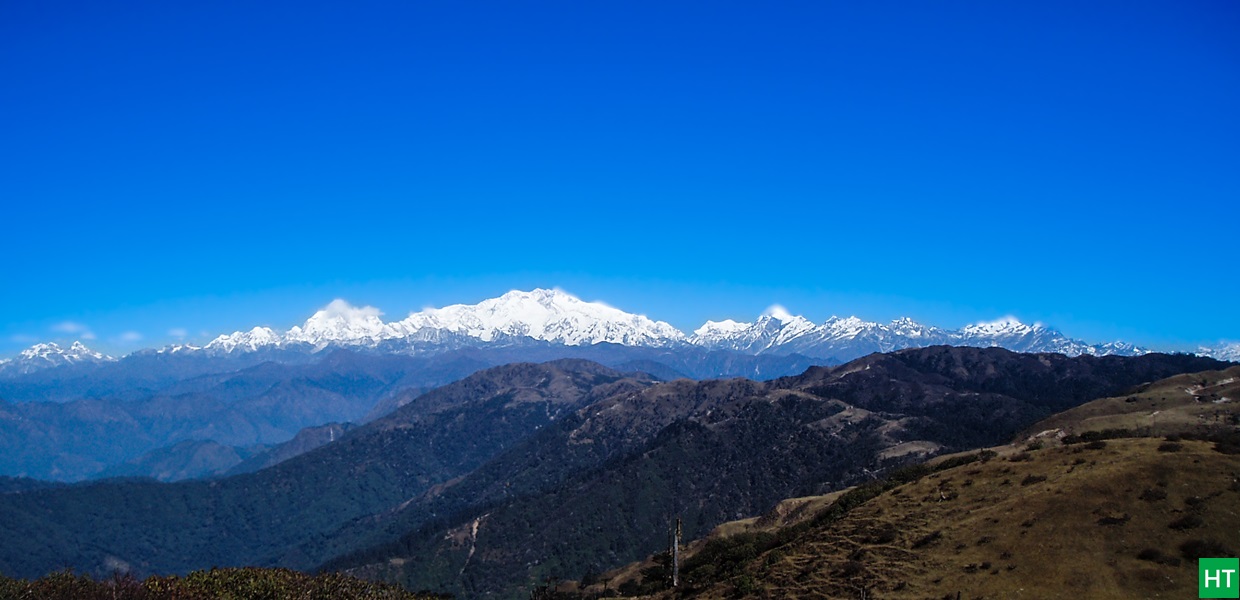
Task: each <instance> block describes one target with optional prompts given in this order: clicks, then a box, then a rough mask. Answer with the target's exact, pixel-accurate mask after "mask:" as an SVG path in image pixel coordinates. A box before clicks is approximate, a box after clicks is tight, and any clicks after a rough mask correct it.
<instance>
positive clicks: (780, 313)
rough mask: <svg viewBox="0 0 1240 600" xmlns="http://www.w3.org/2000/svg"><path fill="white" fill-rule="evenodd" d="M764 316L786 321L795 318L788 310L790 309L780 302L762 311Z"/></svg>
mask: <svg viewBox="0 0 1240 600" xmlns="http://www.w3.org/2000/svg"><path fill="white" fill-rule="evenodd" d="M762 316H764V317H772V318H774V319H776V320H779V321H783V322H785V323H786V322H788V321H791V320H792V319H793V318H794V317H793V316H792V313H790V312H788V309H786V308H784V307H783V305H780V304H772V305H770V306H768V307H767V309H766V310H764V311H762Z"/></svg>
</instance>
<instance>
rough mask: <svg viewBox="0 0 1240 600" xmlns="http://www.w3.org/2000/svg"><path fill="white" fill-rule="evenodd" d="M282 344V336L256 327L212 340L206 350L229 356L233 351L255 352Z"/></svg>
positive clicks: (267, 328) (204, 347)
mask: <svg viewBox="0 0 1240 600" xmlns="http://www.w3.org/2000/svg"><path fill="white" fill-rule="evenodd" d="M281 342H282V339H281V337H280V334H278V333H276V332H275V331H273V330H272V329H271V328H269V327H255V328H253V329H251V330H249V331H237V332H234V333H232V334H229V335H221V336H219V337H217V338H215V339H214V340H211V342H210V343H208V344H207V345H206V346H203V349H204V350H207V351H209V352H213V353H224V354H227V353H229V352H233V351H242V352H254V351H255V350H258V349H259V348H263V347H267V346H278V345H280V343H281Z"/></svg>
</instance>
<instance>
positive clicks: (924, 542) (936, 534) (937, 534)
mask: <svg viewBox="0 0 1240 600" xmlns="http://www.w3.org/2000/svg"><path fill="white" fill-rule="evenodd" d="M942 537H943V532H942V531H940V530H935V531H932V532H930V533H928V534H926V535H923V536H921V537H919V538H917V540H916V541H914V542H913V547H914V548H924V547H926V546H929V545H930V544H933V543H935V542H937V541H939V538H942Z"/></svg>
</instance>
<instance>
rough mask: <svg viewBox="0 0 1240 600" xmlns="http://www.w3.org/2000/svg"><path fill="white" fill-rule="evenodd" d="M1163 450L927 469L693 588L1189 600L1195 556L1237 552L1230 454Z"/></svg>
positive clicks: (1093, 451) (1143, 444) (1067, 449)
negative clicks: (742, 570)
mask: <svg viewBox="0 0 1240 600" xmlns="http://www.w3.org/2000/svg"><path fill="white" fill-rule="evenodd" d="M1099 446H1102V447H1099ZM1160 447H1162V448H1163V449H1162V450H1160ZM1166 450H1167V446H1166V445H1165V442H1163V441H1161V440H1157V439H1122V440H1110V441H1107V442H1105V443H1103V444H1092V445H1086V444H1080V445H1073V446H1064V447H1056V448H1048V449H1043V450H1037V451H1033V452H1029V453H1024V454H1018V455H1014V456H1012V457H1009V458H1006V459H995V460H991V461H988V462H985V463H975V464H971V465H965V466H963V467H958V468H954V469H949V470H946V471H942V472H940V473H935V474H932V475H929V476H927V477H924V478H922V479H921V480H919V481H916V482H913V483H909V484H906V485H903V486H900V487H898V488H896V489H894V490H892V491H889V492H887V493H885V494H883V495H881V496H879V497H877V498H875V499H874V500H871V501H870V502H867V503H866V504H863V505H861V506H860V507H857V508H856V509H854V510H853V511H851V512H850V513H849V514H848V515H847V516H846V517H844V518H843V519H841V520H839V521H837V522H835V523H833V524H831V525H830V526H828V527H826V528H823V529H820V530H816V531H812V532H810V533H809V534H807V535H805V536H802V537H800V538H799V539H797V540H796V541H794V542H793V543H791V544H788V545H786V546H784V547H781V548H777V549H775V550H772V551H770V552H767V553H766V554H764V555H763V556H761V557H759V558H758V559H757V560H755V561H752V562H751V563H750V564H749V565H748V566H747V567H746V574H745V575H744V576H742V577H740V578H736V579H734V580H732V581H728V582H724V583H720V584H718V585H715V586H714V587H711V588H709V589H706V590H703V591H702V592H701V593H699V594H694V596H695V597H701V598H730V597H737V596H750V597H765V598H790V599H797V598H861V597H866V598H910V599H911V598H918V599H921V598H955V597H956V594H957V593H960V597H961V598H1057V597H1081V598H1084V597H1088V598H1125V599H1127V598H1156V597H1189V596H1190V595H1191V594H1193V593H1194V590H1195V589H1196V586H1197V581H1196V576H1197V573H1196V560H1195V559H1196V553H1200V552H1203V551H1204V552H1226V553H1225V554H1223V555H1224V556H1235V551H1236V550H1237V549H1238V548H1236V545H1237V544H1236V541H1237V534H1238V533H1240V456H1237V455H1226V454H1221V453H1219V452H1217V451H1215V450H1214V447H1213V444H1211V443H1207V442H1197V441H1184V442H1181V443H1179V446H1178V450H1177V451H1166ZM738 587H739V588H740V589H738ZM863 595H864V596H863ZM669 597H670V595H669Z"/></svg>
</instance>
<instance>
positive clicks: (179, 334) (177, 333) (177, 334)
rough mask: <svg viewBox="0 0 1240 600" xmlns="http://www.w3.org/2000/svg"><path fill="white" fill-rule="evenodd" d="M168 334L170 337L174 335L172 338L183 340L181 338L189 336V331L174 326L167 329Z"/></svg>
mask: <svg viewBox="0 0 1240 600" xmlns="http://www.w3.org/2000/svg"><path fill="white" fill-rule="evenodd" d="M168 335H170V336H172V337H174V338H176V339H178V340H183V339H185V338H187V337H189V331H188V330H187V329H185V328H184V327H174V328H172V329H169V330H168Z"/></svg>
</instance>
